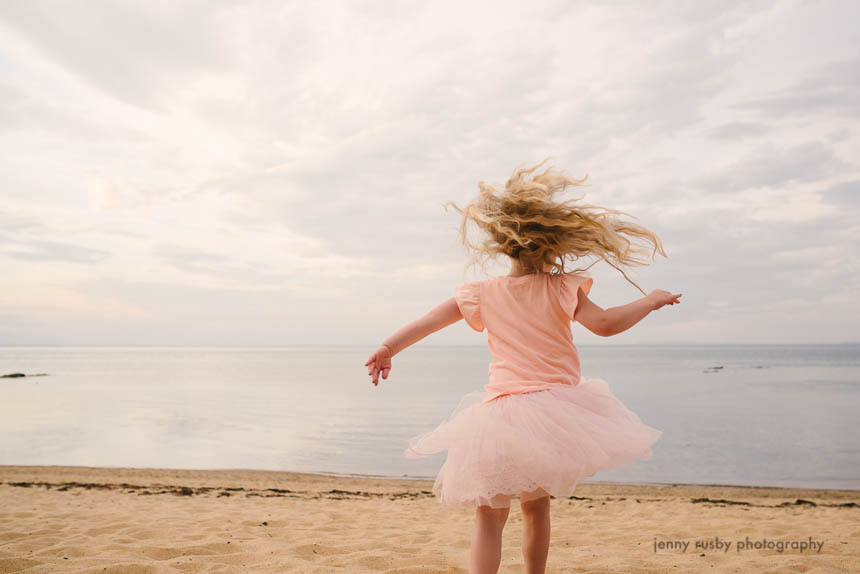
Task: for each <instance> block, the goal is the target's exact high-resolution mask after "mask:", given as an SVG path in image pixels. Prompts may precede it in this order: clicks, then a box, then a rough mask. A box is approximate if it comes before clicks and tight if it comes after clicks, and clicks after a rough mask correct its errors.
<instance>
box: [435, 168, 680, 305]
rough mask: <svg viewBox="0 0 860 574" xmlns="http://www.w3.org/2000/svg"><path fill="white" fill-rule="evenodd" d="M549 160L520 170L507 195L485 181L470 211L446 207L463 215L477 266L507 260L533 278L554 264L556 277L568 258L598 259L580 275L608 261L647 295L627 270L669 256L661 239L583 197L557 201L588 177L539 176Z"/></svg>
mask: <svg viewBox="0 0 860 574" xmlns="http://www.w3.org/2000/svg"><path fill="white" fill-rule="evenodd" d="M548 159H549V158H547V159H544V160H543V161H542V162H540V163H539V164H537V165H535V166H533V167H530V168H521V169H517V170H515V171H514V174H513V176H511V178H510V179H509V180H508V181H507V183H506V184H505V188H504V190H502V191H498V190H497V189H496V188H495V187H494V186H492V185H491V184H488V183H486V182H483V181H482V182H479V183H478V189H479V190H480V193H479V195H478V197H476V198H475V199H473V200H472V201H470V202H469V203H467V204H466V205H465V206H464V207H462V208H460V207H458V206H457V204H455V203H454V202H452V201H448V202H446V203H444V204H443V206H444V207H445V210H446V211H447V209H448V207H447V206H448V205H451V206H453V207H454V209H455V210H456V211H457V212H459V213H460V214H461V215H462V220H461V222H460V226H459V234H460V237H461V240H462V243H463V245H465V246H466V248H467V249H473V250H474V251H475V261H476V262H477V261H479V260H482V261H483V262H484V264H486V261H487V259H494V258H496V257H497V256H498V255H507V256H508V257H510V258H511V259H515V260H517V261H518V262H519V264H520V266H521V267H522V268H523V269H524V271H525V272H527V273H544V272H546V271H545V268H546V267H547V266H548V265H549V266H551V269H550V270H549V272H550V273H553V272H556V273H566V271H565V259H573V260H578V259H580V258H583V257H588V256H596V257H597V258H598V259H597V260H595V261H593V262H592V263H591V264H590V265H588V266H587V267H584V268H582V269H575V270H574V272H579V271H585V270H587V269H588V268H589V267H591V266H592V265H594V264H595V263H597V262H598V261H599V260H600V259H602V260H604V261H606V262H607V263H608V264H609V265H611V266H612V267H614V268H615V269H617V270H618V271H619V272H620V273H621V274H622V275H624V277H625V279H627V281H629V282H630V283H632V284H633V285H634V286H635V287H636V288H637V289H639V291H642V288H641V287H639V285H637V284H636V282H634V281H633V280H631V279H630V278H629V277H628V276H627V274H626V273H624V270H623V269H622V268H623V267H624V266H645V265H650V262H649V260H648V256H649V254H650V257H651V261H653V260H654V256H655V255H656V253H657V252H658V251H659V252H660V254H661V255H663V257H666V252H665V251H664V250H663V244H662V242H661V241H660V238H659V237H658V236H657V235H656V234H655V233H654V232H652V231H650V230H648V229H646V228H645V227H642V226H641V225H639V224H637V223H633V222H629V221H623V220H622V219H621V218H620V217H618V216H620V215H629V214H627V213H625V212H623V211H618V210H614V209H606V208H602V207H600V206H597V205H588V204H582V203H579V200H580V199H582V198H581V197H580V198H574V199H569V200H566V201H561V202H556V201H554V200H553V196H554V195H555V194H557V193H560V192H563V191H564V190H565V189H567V188H568V187H569V186H579V185H582V184H583V183H584V182H585V180H586V179H588V175H586V176H585V177H584V178H582V179H576V178H573V177H570V176H568V175H566V174H565V173H564V172H560V171H557V170H553V169H552V168H547V169H545V170H544V171H543V172H542V173H536V174H535V173H534V172H535V171H536V170H537V169H538V168H539V167H540V166H542V165H543V164H544V163H546V162H547V160H548ZM529 174H534V175H532V177H531V178H528V177H527V176H528V175H529ZM630 217H633V216H632V215H630ZM633 219H636V218H635V217H633ZM470 221H471V222H474V223H475V224H477V226H478V228H479V229H480V230H481V231H483V232H484V234H483V235H484V237H483V240H482V241H481V242H480V243H479V244H475V243H473V242H471V241H470V240H469V238H468V235H467V230H468V223H469V222H470ZM637 240H638V241H640V242H641V243H642V245H639V244H637V243H636V241H637ZM649 245H650V247H649ZM640 255H641V256H642V257H641V258H640V257H639V256H640ZM642 294H643V295H644V294H645V291H642Z"/></svg>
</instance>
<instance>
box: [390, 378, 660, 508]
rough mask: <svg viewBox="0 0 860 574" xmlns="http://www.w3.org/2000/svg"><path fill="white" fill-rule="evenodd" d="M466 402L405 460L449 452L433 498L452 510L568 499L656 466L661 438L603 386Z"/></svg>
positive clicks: (473, 396)
mask: <svg viewBox="0 0 860 574" xmlns="http://www.w3.org/2000/svg"><path fill="white" fill-rule="evenodd" d="M486 396H487V394H486V391H484V390H481V391H474V392H471V393H468V394H467V395H465V396H464V397H463V398H462V399H461V400H460V403H459V404H458V405H457V407H456V408H455V409H454V411H453V412H452V414H451V416H450V417H449V418H448V419H447V420H446V421H444V422H443V423H441V424H440V425H439V426H437V427H436V428H435V429H433V430H430V431H428V432H425V433H423V434H420V435H418V436H416V437H413V438H411V439H408V440H407V447H406V450H405V452H404V454H405V455H406V457H407V458H420V457H424V456H429V455H432V454H435V453H438V452H441V451H443V450H447V451H448V456H447V458H446V460H445V463H444V464H443V465H442V468H441V470H440V471H439V474H438V476H437V477H436V482H435V483H434V485H433V493H434V494H435V495H436V497H437V498H438V499H439V502H441V503H444V504H447V505H449V506H465V507H473V506H479V505H486V506H491V507H493V508H503V507H509V506H510V499H511V497H512V496H517V497H519V498H520V500H521V501H522V502H525V501H528V500H531V499H535V498H539V497H541V496H546V495H548V494H550V495H552V496H554V497H556V498H564V497H567V496H570V495H571V494H572V493H573V491H574V490H575V489H576V485H577V483H578V482H579V481H580V480H581V479H583V478H586V477H589V476H592V475H594V474H595V473H597V472H599V471H607V470H612V469H614V468H619V467H623V466H628V465H630V464H632V463H633V462H635V461H636V459H637V458H642V459H649V458H651V454H652V453H651V446H652V445H653V444H654V443H655V442H657V439H659V438H660V435H662V434H663V433H662V431H659V430H657V429H654V428H651V427H649V426H647V425H645V424H644V423H643V422H642V420H641V419H640V418H639V417H638V416H637V415H636V413H634V412H632V411H630V410H629V409H627V407H625V406H624V405H623V404H622V403H621V401H619V400H618V399H617V398H616V397H615V396H614V395H613V394H612V393H611V392H610V390H609V385H608V384H607V382H606V381H604V380H603V379H581V380H580V382H579V384H578V385H575V386H574V385H559V386H558V387H553V388H551V389H546V390H540V391H533V392H529V393H521V394H512V395H503V396H501V397H498V398H496V399H493V400H491V401H487V402H484V399H485V397H486Z"/></svg>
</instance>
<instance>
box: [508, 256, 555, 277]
mask: <svg viewBox="0 0 860 574" xmlns="http://www.w3.org/2000/svg"><path fill="white" fill-rule="evenodd" d="M545 267H548V266H545ZM532 273H536V271H534V270H529V269H526V268H524V267H523V266H522V265H520V262H519V261H517V260H516V259H514V260H513V262H512V264H511V270H510V271H509V272H508V275H510V276H513V277H519V276H521V275H529V274H532Z"/></svg>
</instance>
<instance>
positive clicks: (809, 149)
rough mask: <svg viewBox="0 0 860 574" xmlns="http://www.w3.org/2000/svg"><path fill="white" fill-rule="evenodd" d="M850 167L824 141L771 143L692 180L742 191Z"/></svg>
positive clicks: (816, 177) (824, 175)
mask: <svg viewBox="0 0 860 574" xmlns="http://www.w3.org/2000/svg"><path fill="white" fill-rule="evenodd" d="M846 168H848V166H847V165H846V164H845V163H844V162H843V161H842V160H840V159H839V158H838V157H836V155H835V154H834V153H833V148H832V147H831V146H829V145H826V144H824V143H821V142H810V143H806V144H802V145H798V146H794V147H790V148H787V149H775V148H774V146H773V145H772V144H767V145H765V146H762V147H759V148H758V150H757V151H756V152H754V153H752V154H750V157H748V158H745V159H742V160H740V161H737V162H735V163H733V164H731V165H729V166H728V167H726V168H723V169H721V170H720V171H719V172H717V173H712V174H709V175H706V176H704V177H701V178H697V179H694V180H692V181H691V182H689V183H691V184H692V185H693V186H695V187H700V188H702V189H705V190H707V191H709V192H713V193H739V192H741V191H744V190H745V189H749V188H751V187H762V186H770V187H776V186H779V185H784V184H787V183H790V182H793V181H801V182H804V181H816V180H819V179H823V178H827V177H831V176H833V175H836V174H838V173H840V172H841V171H843V170H845V169H846Z"/></svg>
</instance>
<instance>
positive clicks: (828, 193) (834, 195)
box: [821, 180, 860, 206]
mask: <svg viewBox="0 0 860 574" xmlns="http://www.w3.org/2000/svg"><path fill="white" fill-rule="evenodd" d="M821 197H822V198H823V199H824V200H825V201H828V202H830V203H834V204H837V205H842V206H854V205H860V180H854V181H845V182H842V183H838V184H836V185H834V186H832V187H829V188H827V189H825V190H824V191H822V192H821Z"/></svg>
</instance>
